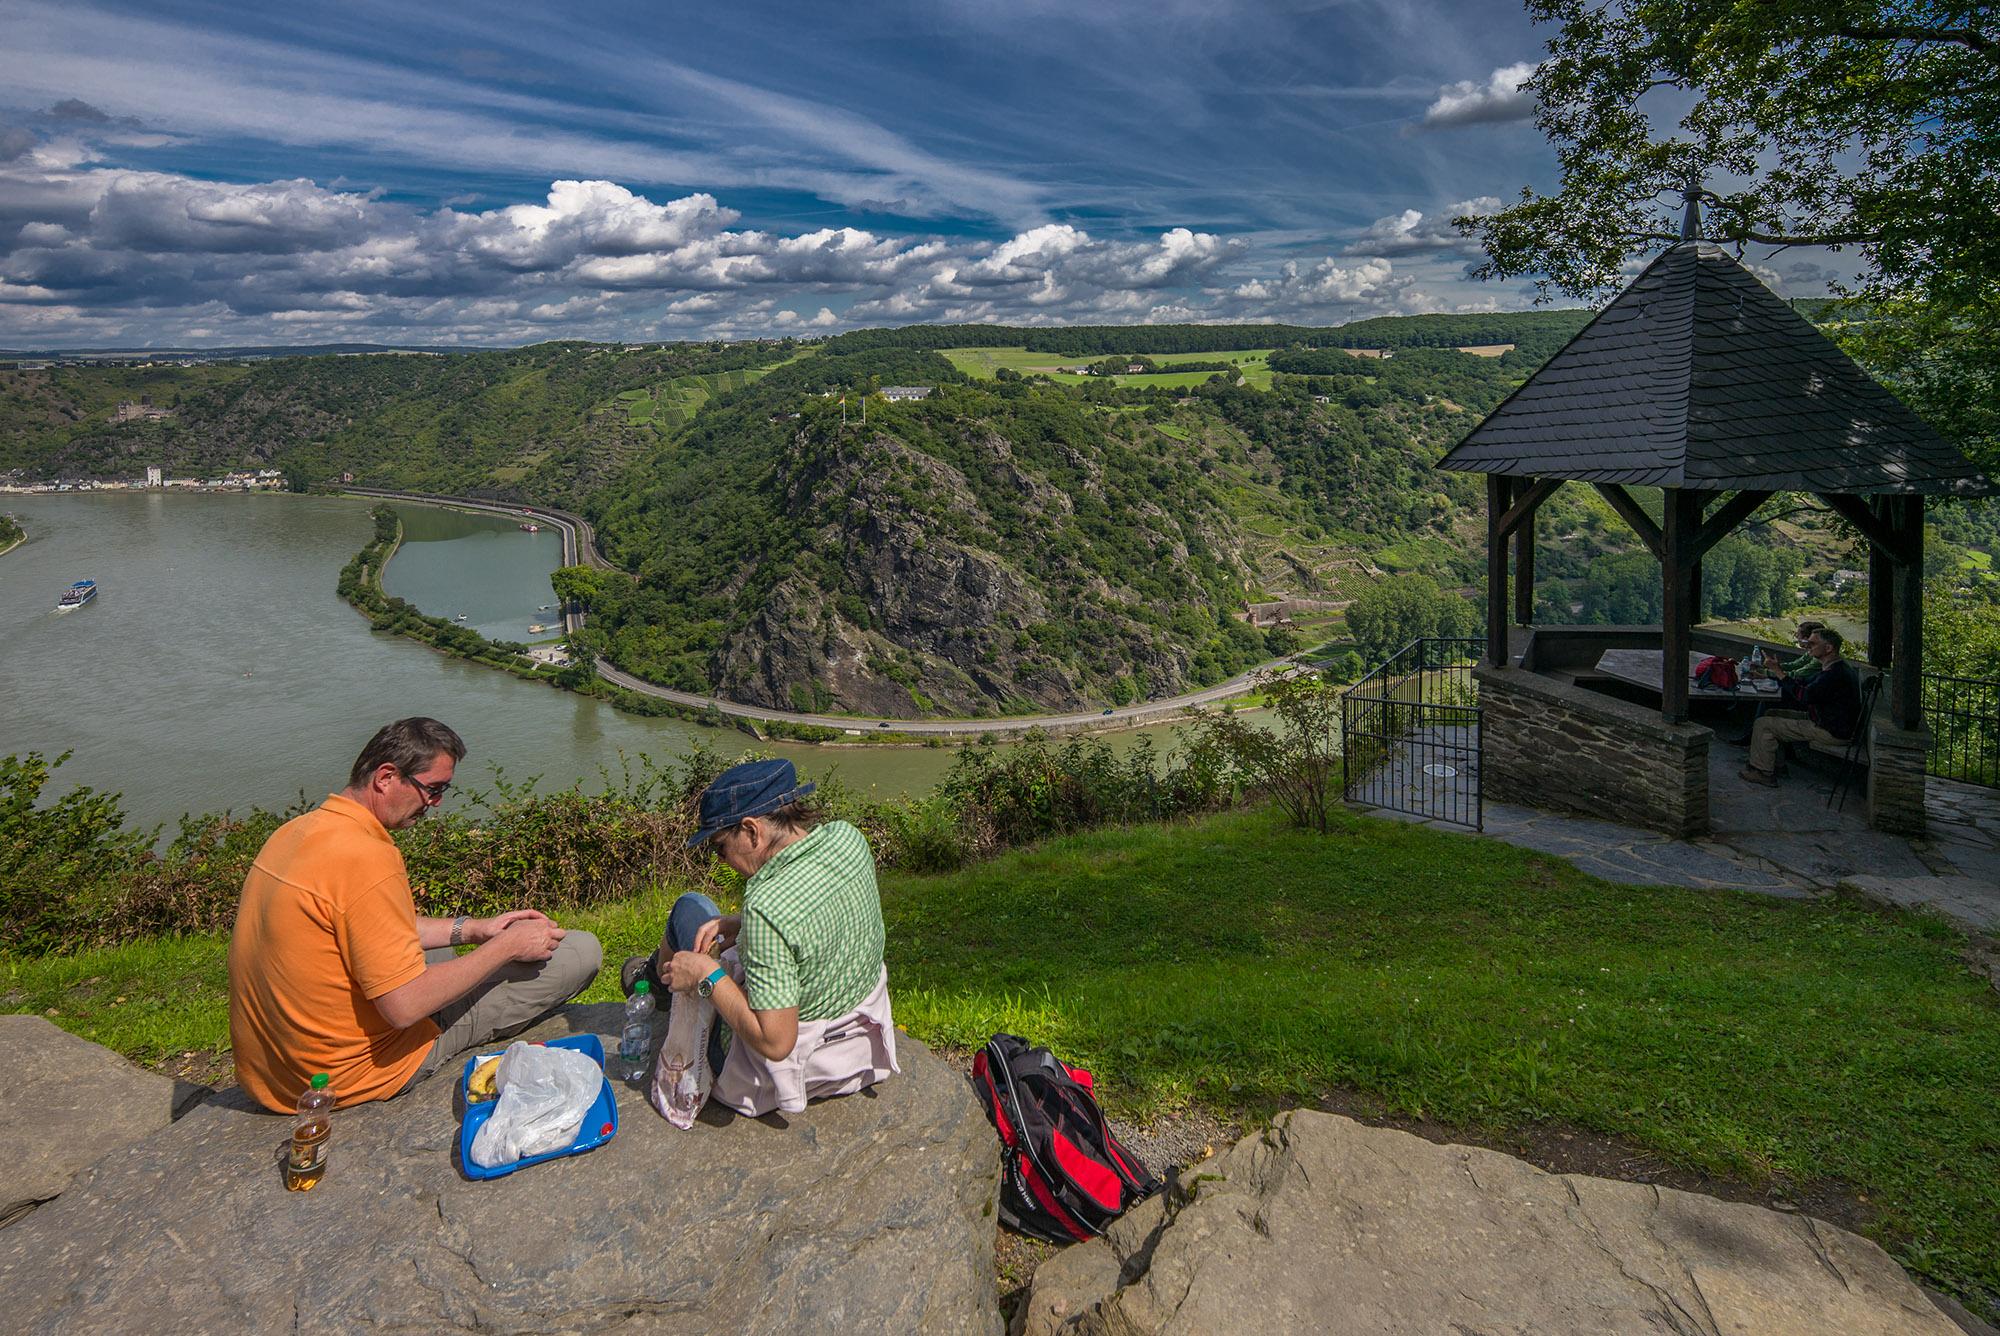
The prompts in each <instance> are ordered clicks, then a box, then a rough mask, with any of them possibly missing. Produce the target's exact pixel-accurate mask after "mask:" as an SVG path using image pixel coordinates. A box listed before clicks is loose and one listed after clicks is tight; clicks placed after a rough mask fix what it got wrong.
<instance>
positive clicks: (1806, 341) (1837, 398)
mask: <svg viewBox="0 0 2000 1336" xmlns="http://www.w3.org/2000/svg"><path fill="white" fill-rule="evenodd" d="M1690 219H1691V221H1690V227H1689V229H1688V232H1689V234H1690V235H1692V233H1693V231H1694V227H1693V225H1692V210H1690ZM1438 466H1439V467H1440V468H1445V469H1453V470H1457V471H1460V472H1467V473H1483V474H1485V475H1486V496H1487V554H1486V557H1487V565H1486V570H1487V579H1486V643H1487V666H1488V667H1490V668H1498V669H1506V668H1508V667H1510V666H1511V665H1510V660H1509V648H1508V647H1509V644H1510V638H1509V597H1508V586H1509V578H1508V577H1509V569H1508V567H1509V547H1510V545H1511V547H1512V556H1513V561H1512V565H1513V572H1512V574H1513V598H1512V620H1513V621H1514V622H1515V623H1518V624H1519V625H1522V626H1527V625H1529V624H1530V623H1531V622H1532V614H1533V606H1534V560H1535V545H1534V534H1535V512H1536V510H1537V509H1538V508H1539V507H1540V506H1541V504H1542V503H1543V502H1544V501H1546V500H1547V499H1548V498H1549V496H1550V495H1552V494H1553V493H1554V492H1555V491H1556V490H1557V489H1558V488H1560V487H1561V486H1562V485H1563V484H1564V483H1565V482H1581V483H1588V484H1589V485H1591V486H1592V487H1594V488H1596V489H1597V491H1598V492H1599V493H1600V494H1602V495H1603V497H1604V498H1605V500H1606V501H1608V502H1609V503H1610V505H1611V506H1612V508H1613V509H1615V510H1616V511H1617V512H1618V514H1619V515H1620V516H1621V517H1623V518H1624V520H1625V521H1626V523H1628V524H1629V525H1631V526H1632V528H1633V529H1634V531H1636V532H1637V534H1638V536H1639V538H1640V540H1641V541H1642V542H1643V543H1644V544H1645V545H1646V548H1647V549H1648V550H1649V551H1650V552H1651V553H1652V554H1653V555H1654V557H1655V558H1657V559H1658V561H1659V563H1660V571H1661V581H1662V601H1661V608H1662V618H1661V621H1662V624H1661V627H1660V632H1659V636H1660V647H1661V650H1662V656H1663V657H1662V662H1663V664H1664V665H1665V668H1664V671H1663V677H1662V684H1661V685H1662V703H1661V714H1662V715H1663V716H1664V721H1665V722H1666V723H1668V724H1674V723H1679V722H1681V721H1684V720H1685V719H1686V718H1687V713H1688V680H1687V674H1686V673H1685V672H1684V671H1680V670H1679V665H1681V664H1683V663H1684V662H1685V661H1686V658H1687V654H1688V652H1689V649H1690V647H1691V627H1692V625H1693V623H1694V622H1695V621H1696V620H1697V618H1698V616H1699V605H1700V589H1701V559H1702V556H1703V554H1704V553H1706V552H1707V551H1708V550H1709V549H1710V548H1712V547H1713V546H1714V545H1715V544H1716V543H1717V542H1718V541H1719V540H1720V539H1722V538H1723V537H1724V536H1726V535H1727V534H1728V533H1729V532H1730V531H1731V530H1732V529H1734V528H1735V527H1736V526H1737V525H1739V524H1741V523H1742V522H1743V521H1744V520H1745V519H1747V518H1748V517H1749V516H1750V515H1751V513H1752V512H1753V511H1755V510H1756V509H1757V507H1758V506H1759V505H1760V504H1762V503H1763V502H1764V501H1765V500H1766V499H1767V498H1769V497H1770V496H1772V495H1773V494H1774V493H1777V492H1781V491H1795V492H1806V493H1810V494H1812V495H1815V496H1817V497H1819V498H1820V499H1821V500H1823V501H1824V502H1825V503H1826V505H1827V506H1829V507H1830V508H1832V509H1833V510H1834V511H1835V512H1836V513H1838V514H1840V515H1841V516H1843V517H1845V518H1846V519H1847V520H1848V521H1850V522H1851V523H1852V524H1853V525H1854V527H1855V528H1857V529H1858V530H1860V531H1861V533H1862V534H1863V535H1864V536H1865V537H1866V538H1867V540H1868V544H1869V553H1870V559H1869V582H1868V590H1869V593H1868V599H1869V602H1868V640H1869V650H1870V656H1871V658H1872V660H1873V662H1874V663H1875V665H1876V666H1877V667H1881V668H1885V669H1886V670H1887V673H1888V677H1887V681H1886V683H1885V688H1886V691H1885V695H1886V701H1887V704H1888V706H1889V714H1890V716H1891V719H1892V720H1893V723H1894V725H1895V726H1896V727H1897V728H1899V729H1902V730H1906V731H1909V732H1912V733H1914V732H1917V731H1918V730H1920V729H1921V726H1922V710H1923V707H1922V694H1921V690H1920V674H1921V672H1922V663H1923V651H1922V645H1923V588H1922V581H1923V541H1924V536H1923V535H1924V524H1923V515H1924V498H1925V497H1926V496H1982V495H1990V494H1992V493H1993V492H1994V491H1995V488H1994V487H1993V485H1992V484H1991V483H1990V482H1989V481H1987V479H1985V478H1984V477H1983V476H1981V475H1980V474H1979V473H1978V471H1977V470H1975V469H1974V468H1973V466H1972V465H1971V463H1969V462H1968V461H1967V460H1966V458H1965V457H1964V455H1963V454H1962V453H1961V452H1960V451H1959V450H1958V449H1957V448H1956V447H1955V446H1953V445H1952V444H1951V443H1950V442H1948V441H1946V440H1945V439H1944V438H1943V437H1941V436H1939V435H1938V434H1937V433H1936V432H1935V431H1933V430H1932V429H1931V428H1930V427H1929V426H1927V425H1926V424H1925V423H1924V422H1923V421H1922V420H1921V419H1919V418H1918V417H1917V416H1916V415H1915V414H1914V413H1912V412H1911V411H1910V410H1909V409H1908V408H1906V407H1904V405H1903V404H1902V403H1901V402H1900V401H1898V400H1897V399H1896V398H1895V397H1894V396H1893V395H1891V394H1890V393H1889V392H1888V391H1887V390H1885V389H1883V388H1882V387H1881V386H1880V385H1878V384H1877V383H1876V382H1875V381H1874V380H1873V379H1871V378H1870V377H1869V376H1868V375H1867V373H1866V372H1864V371H1862V370H1861V369H1860V368H1859V367H1858V366H1856V365H1855V364H1854V363H1853V362H1852V361H1851V360H1850V359H1849V358H1848V357H1847V356H1846V355H1845V354H1844V353H1842V352H1841V351H1840V349H1839V348H1837V347H1835V346H1834V344H1833V343H1832V342H1831V341H1829V340H1828V339H1827V338H1826V337H1825V336H1824V335H1823V334H1821V333H1820V332H1819V331H1818V330H1817V329H1815V328H1814V327H1813V325H1812V324H1811V323H1810V322H1809V321H1807V320H1806V319H1805V318H1804V317H1802V316H1800V315H1799V314H1797V313H1796V312H1795V311H1793V310H1792V309H1791V307H1790V306H1788V305H1787V304H1786V303H1785V302H1784V300H1783V299H1781V298H1779V297H1777V296H1776V295H1775V294H1773V293H1772V292H1771V291H1770V289H1768V288H1766V287H1765V286H1764V285H1763V283H1761V282H1759V281H1758V280H1757V278H1756V277H1755V276H1753V275H1752V274H1751V273H1750V272H1749V271H1748V270H1746V269H1745V268H1744V267H1743V266H1742V265H1741V264H1740V263H1739V262H1738V261H1737V260H1736V259H1735V258H1734V257H1733V256H1731V255H1730V254H1729V253H1728V252H1726V251H1724V250H1723V249H1721V248H1720V247H1717V246H1714V245H1711V244H1709V243H1707V242H1704V241H1701V240H1698V239H1691V240H1685V241H1682V242H1681V243H1680V244H1678V245H1676V246H1674V247H1673V248H1672V249H1670V250H1668V251H1666V252H1665V253H1664V254H1662V255H1660V256H1659V257H1658V258H1657V259H1655V260H1654V261H1653V262H1652V263H1651V264H1650V265H1648V266H1647V267H1646V269H1645V270H1644V272H1642V273H1641V274H1640V275H1639V276H1638V277H1637V278H1636V279H1634V280H1633V282H1632V284H1631V286H1629V287H1628V288H1626V289H1625V291H1623V292H1622V293H1620V294H1619V295H1618V297H1617V298H1616V299H1615V300H1614V301H1612V302H1611V304H1610V305H1609V306H1607V307H1605V309H1604V310H1603V311H1602V312H1600V313H1599V314H1598V316H1597V317H1596V318H1595V319H1594V320H1592V321H1591V323H1590V324H1589V325H1587V326H1586V327H1585V328H1584V329H1583V330H1582V331H1581V332H1580V333H1578V334H1577V336H1576V337H1575V338H1574V339H1572V340H1571V341H1570V342H1569V343H1568V344H1567V345H1566V346H1565V347H1564V348H1563V349H1562V350H1561V351H1560V352H1558V353H1557V354H1556V355H1555V356H1554V357H1553V358H1551V359H1550V360H1549V362H1548V363H1547V365H1545V366H1543V367H1542V369H1541V370H1540V371H1538V372H1536V373H1535V375H1534V376H1533V377H1532V378H1530V379H1529V380H1528V382H1527V383H1526V384H1524V385H1523V386H1521V388H1520V389H1518V390H1516V391H1515V392H1514V393H1513V395H1511V396H1510V397H1509V398H1508V399H1507V400H1506V401H1505V402H1504V403H1502V404H1501V405H1500V406H1499V407H1498V408H1496V409H1495V410H1494V411H1493V412H1492V413H1491V414H1490V415H1488V416H1487V418H1486V420H1485V421H1483V422H1481V423H1480V424H1479V426H1477V427H1476V428H1474V429H1473V431H1472V432H1471V433H1470V434H1469V435H1467V436H1466V438H1465V439H1464V440H1463V441H1461V442H1460V443H1459V444H1458V446H1457V447H1456V448H1454V449H1453V450H1452V451H1451V452H1450V453H1449V454H1447V455H1446V456H1445V457H1444V459H1443V460H1441V461H1440V462H1439V465H1438ZM1629 486H1655V487H1659V488H1661V489H1663V492H1664V497H1665V506H1664V513H1663V517H1662V520H1661V522H1659V523H1655V522H1654V521H1653V519H1652V517H1651V516H1650V515H1648V514H1647V513H1646V511H1645V510H1643V509H1642V508H1641V507H1640V506H1639V505H1638V504H1637V502H1636V501H1635V500H1634V499H1633V497H1632V496H1631V494H1630V493H1629V492H1627V491H1626V490H1625V489H1626V488H1627V487H1629Z"/></svg>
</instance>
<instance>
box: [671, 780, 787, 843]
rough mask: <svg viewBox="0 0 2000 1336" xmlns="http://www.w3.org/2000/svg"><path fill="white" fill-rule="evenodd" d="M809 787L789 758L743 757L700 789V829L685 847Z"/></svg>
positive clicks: (767, 810) (761, 813)
mask: <svg viewBox="0 0 2000 1336" xmlns="http://www.w3.org/2000/svg"><path fill="white" fill-rule="evenodd" d="M812 791H813V786H812V785H810V784H801V783H799V772H798V771H797V770H796V769H794V768H793V766H792V763H791V762H790V761H786V760H782V759H780V760H776V761H745V762H744V763H743V764H742V765H732V766H730V767H729V768H728V769H727V770H725V771H723V772H722V773H721V774H719V775H717V776H716V777H715V781H714V782H713V783H711V784H710V785H709V786H708V787H707V788H705V789H703V790H702V791H701V829H700V830H697V831H696V832H695V833H694V836H693V838H692V839H690V840H689V841H688V842H687V847H688V848H690V849H692V848H694V847H695V846H696V845H697V844H700V843H701V842H702V841H703V840H705V839H707V838H708V837H709V836H711V835H714V834H717V833H719V832H721V831H724V830H727V829H729V827H731V826H733V825H735V824H736V823H737V822H739V821H741V820H743V819H744V818H745V817H751V816H764V815H767V814H768V813H771V812H775V811H777V810H778V809H779V808H780V807H783V806H784V805H785V804H787V803H795V802H797V801H798V800H799V799H801V798H803V797H805V796H806V795H807V794H808V793H811V792H812Z"/></svg>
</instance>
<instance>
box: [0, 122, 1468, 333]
mask: <svg viewBox="0 0 2000 1336" xmlns="http://www.w3.org/2000/svg"><path fill="white" fill-rule="evenodd" d="M1474 203H1477V202H1476V201H1475V202H1474ZM1452 207H1453V208H1454V209H1463V208H1467V207H1470V205H1455V206H1452ZM740 222H741V219H740V215H739V214H738V212H737V211H736V210H735V209H733V208H730V207H728V206H727V205H725V204H724V203H723V202H721V201H720V200H718V199H717V198H716V197H715V196H713V195H710V194H707V193H699V192H698V193H693V194H687V195H683V196H680V197H678V198H674V199H668V200H664V201H656V200H653V199H650V198H648V197H647V196H645V195H644V194H641V193H638V192H635V191H633V190H631V189H629V188H627V187H625V186H622V185H619V184H617V183H615V182H611V181H604V180H585V179H565V180H558V181H555V182H552V183H551V184H550V186H549V188H548V191H547V193H546V195H545V196H544V197H543V199H541V200H540V201H536V202H527V203H516V204H504V205H498V206H495V207H493V208H489V209H485V210H475V209H470V208H463V207H459V206H456V205H441V206H438V207H437V208H435V209H432V210H428V211H425V210H420V209H417V208H414V207H411V206H409V205H407V204H402V203H398V202H395V201H391V200H387V199H384V198H382V197H381V196H379V195H378V194H376V193H373V192H366V191H359V190H354V189H341V188H336V187H332V186H326V185H320V184H318V183H315V182H313V181H309V180H287V181H266V182H254V183H247V184H241V183H227V182H215V181H203V180H197V179H194V178H192V177H187V176H181V175H177V174H174V173H168V172H142V171H130V170H124V169H119V168H111V167H104V166H100V165H98V164H97V163H96V162H95V161H94V160H93V159H92V157H91V155H90V153H89V152H88V151H87V150H81V149H79V150H77V151H74V152H72V151H69V150H66V149H65V150H62V151H58V149H57V147H56V146H41V147H33V146H31V147H30V148H28V149H27V150H25V151H24V152H22V153H21V154H18V155H17V156H16V158H15V159H14V160H12V161H9V162H0V341H19V340H20V339H21V338H26V337H29V336H31V335H32V336H34V337H49V331H51V330H58V329H60V330H62V331H65V333H64V337H65V338H69V337H88V336H91V335H93V334H94V335H95V336H96V337H100V338H104V339H110V338H117V337H130V336H131V331H134V330H137V331H150V332H151V333H152V334H153V335H154V336H156V337H159V338H163V339H193V338H196V337H207V336H206V335H200V336H197V335H195V334H193V333H192V332H191V331H194V330H204V331H212V330H218V329H222V330H227V331H228V333H227V334H226V335H223V336H220V337H226V338H228V339H229V341H231V342H255V341H258V340H259V339H260V337H266V336H268V337H269V338H271V339H272V340H273V341H279V340H282V341H286V342H293V341H299V342H303V341H310V340H312V339H314V338H316V337H319V336H320V335H321V334H322V333H323V334H324V335H325V336H327V337H335V336H337V337H341V338H353V337H358V336H359V335H360V332H361V331H363V330H365V331H367V333H368V334H369V335H370V336H371V337H375V338H378V339H384V340H402V339H408V340H412V341H415V340H419V339H421V340H422V341H425V342H451V341H454V340H462V341H469V342H481V343H492V342H510V341H529V340H532V339H541V338H548V337H552V336H556V335H565V336H573V337H602V338H646V337H654V338H685V337H690V336H696V335H701V336H717V337H733V336H746V335H755V334H773V333H794V334H812V333H820V332H830V331H834V330H838V329H842V328H853V327H857V326H864V325H879V324H906V323H915V322H922V321H944V322H974V323H976V322H987V321H992V322H1006V323H1017V324H1036V325H1052V324H1066V323H1076V322H1093V323H1136V322H1146V321H1154V322H1157V321H1198V320H1267V319H1268V320H1304V321H1310V322H1314V323H1330V322H1335V321H1338V320H1341V319H1347V318H1350V317H1353V316H1356V315H1364V314H1375V313H1381V312H1387V311H1410V310H1425V309H1433V307H1434V306H1435V303H1433V302H1432V301H1431V299H1430V298H1429V297H1428V296H1426V295H1425V294H1424V292H1423V291H1422V289H1421V288H1420V287H1419V286H1418V283H1417V280H1416V278H1415V277H1414V276H1413V275H1411V274H1409V273H1404V272H1401V271H1399V270H1397V269H1396V268H1395V266H1394V264H1393V263H1392V261H1391V259H1390V258H1389V256H1390V255H1391V254H1394V255H1403V254H1410V255H1416V256H1418V257H1420V258H1421V257H1422V255H1423V254H1424V253H1425V252H1427V251H1432V250H1437V251H1443V250H1444V249H1445V246H1444V245H1443V243H1442V235H1443V234H1442V233H1441V232H1439V231H1438V228H1439V226H1440V223H1439V222H1438V221H1435V220H1432V219H1431V218H1429V217H1427V216H1426V215H1424V214H1422V213H1420V212H1418V211H1415V210H1411V211H1409V212H1408V213H1406V214H1402V215H1397V216H1396V217H1395V218H1393V219H1385V220H1382V222H1381V223H1379V224H1377V226H1376V227H1374V228H1371V229H1369V232H1368V233H1367V234H1365V235H1366V238H1367V239H1368V240H1369V241H1370V242H1371V243H1372V244H1374V245H1375V248H1376V249H1377V250H1379V251H1380V252H1382V253H1379V254H1369V255H1366V256H1361V255H1357V256H1356V257H1355V258H1353V259H1345V260H1335V259H1333V258H1326V259H1323V260H1320V261H1317V262H1293V263H1290V264H1287V265H1285V266H1283V267H1282V268H1281V269H1279V270H1278V271H1276V272H1275V273H1272V272H1265V273H1262V274H1258V273H1255V272H1251V268H1252V264H1253V257H1252V255H1251V253H1250V250H1249V248H1248V245H1247V244H1246V243H1245V242H1244V241H1242V240H1239V239H1235V238H1230V237H1225V236H1221V235H1218V234H1215V233H1212V232H1204V231H1198V230H1196V229H1193V228H1187V227H1173V228H1168V229H1165V230H1163V231H1160V232H1158V233H1155V234H1152V235H1150V236H1143V237H1137V238H1133V237H1128V236H1120V237H1101V236H1096V235H1093V234H1092V233H1091V232H1089V231H1087V230H1086V229H1084V228H1081V227H1078V226H1076V225H1074V224H1071V223H1046V224H1042V225H1038V226H1034V227H1029V228H1025V229H1023V230H1021V231H1019V232H1017V233H1014V234H1013V235H1010V236H1005V237H1001V238H996V239H970V238H939V237H929V236H909V235H895V234H885V233H877V232H874V231H870V230H868V229H865V228H857V227H832V228H818V229H814V230H811V231H805V232H800V233H796V234H786V233H781V232H775V231H765V230H760V229H754V228H745V227H742V226H740ZM1357 244H1358V243H1357Z"/></svg>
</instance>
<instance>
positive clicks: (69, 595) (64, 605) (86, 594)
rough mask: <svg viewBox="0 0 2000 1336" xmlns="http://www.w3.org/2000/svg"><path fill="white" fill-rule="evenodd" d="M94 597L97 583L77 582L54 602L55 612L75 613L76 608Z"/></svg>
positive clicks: (92, 581) (93, 581)
mask: <svg viewBox="0 0 2000 1336" xmlns="http://www.w3.org/2000/svg"><path fill="white" fill-rule="evenodd" d="M96 597H97V581H95V580H78V581H77V582H76V583H75V584H73V585H71V586H70V587H69V588H67V589H65V590H63V593H62V597H61V598H59V599H57V600H56V611H57V612H75V611H76V610H77V609H78V608H80V607H82V606H83V605H84V604H86V603H88V602H90V600H92V599H94V598H96Z"/></svg>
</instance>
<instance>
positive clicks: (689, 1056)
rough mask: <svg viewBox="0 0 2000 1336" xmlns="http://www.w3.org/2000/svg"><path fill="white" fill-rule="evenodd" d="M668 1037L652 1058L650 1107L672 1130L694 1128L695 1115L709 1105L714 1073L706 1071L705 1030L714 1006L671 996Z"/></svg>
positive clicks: (679, 995) (691, 995)
mask: <svg viewBox="0 0 2000 1336" xmlns="http://www.w3.org/2000/svg"><path fill="white" fill-rule="evenodd" d="M669 996H670V997H672V998H673V1001H672V1002H671V1003H670V1004H669V1010H668V1012H667V1037H666V1038H665V1039H664V1040H662V1041H661V1042H660V1053H659V1056H658V1057H656V1058H654V1059H653V1088H652V1092H651V1094H650V1096H649V1098H650V1099H651V1101H652V1105H653V1108H654V1109H655V1110H656V1111H657V1112H658V1113H659V1115H660V1116H661V1117H662V1118H665V1119H666V1120H667V1121H668V1122H670V1123H672V1124H673V1125H674V1126H675V1127H680V1128H688V1127H693V1126H694V1116H695V1115H696V1114H697V1113H700V1112H701V1106H702V1105H703V1104H706V1103H707V1102H708V1092H709V1090H710V1089H711V1088H712V1087H713V1086H714V1085H715V1074H714V1073H713V1072H711V1071H709V1070H708V1031H709V1027H710V1026H712V1025H714V1024H715V1003H713V1002H711V1001H709V1000H708V999H707V998H705V997H700V996H697V995H696V994H694V993H671V994H669Z"/></svg>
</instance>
